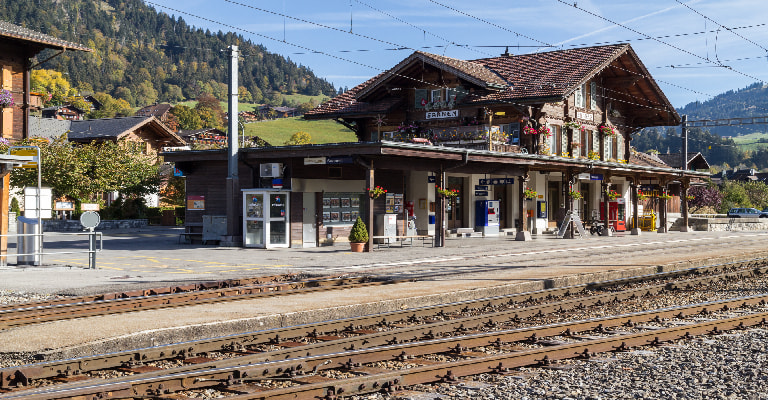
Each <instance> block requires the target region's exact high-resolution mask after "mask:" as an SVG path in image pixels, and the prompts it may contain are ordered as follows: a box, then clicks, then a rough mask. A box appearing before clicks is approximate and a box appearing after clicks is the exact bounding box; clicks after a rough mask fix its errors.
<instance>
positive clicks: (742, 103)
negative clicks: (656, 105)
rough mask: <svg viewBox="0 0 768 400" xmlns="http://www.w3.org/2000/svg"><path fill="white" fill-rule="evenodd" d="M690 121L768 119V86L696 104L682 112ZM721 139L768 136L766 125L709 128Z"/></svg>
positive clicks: (761, 85) (760, 86)
mask: <svg viewBox="0 0 768 400" xmlns="http://www.w3.org/2000/svg"><path fill="white" fill-rule="evenodd" d="M677 112H678V113H679V114H680V115H683V114H685V115H688V120H689V121H693V120H701V119H724V118H743V117H764V116H768V85H764V84H762V83H759V82H758V83H755V84H752V85H750V86H748V87H746V88H744V89H739V90H736V91H733V90H729V91H727V92H725V93H722V94H719V95H717V96H715V97H713V98H712V99H710V100H707V101H705V102H698V101H697V102H694V103H690V104H688V105H686V106H685V107H682V108H679V109H678V110H677ZM708 129H709V131H710V132H712V133H714V134H716V135H718V136H741V135H746V134H750V133H753V132H768V126H766V125H743V126H736V127H731V126H727V127H717V128H708Z"/></svg>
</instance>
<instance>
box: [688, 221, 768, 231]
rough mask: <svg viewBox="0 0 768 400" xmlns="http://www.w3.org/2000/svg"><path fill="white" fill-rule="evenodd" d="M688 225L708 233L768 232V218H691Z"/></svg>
mask: <svg viewBox="0 0 768 400" xmlns="http://www.w3.org/2000/svg"><path fill="white" fill-rule="evenodd" d="M688 224H689V226H690V227H691V228H693V230H696V231H707V232H722V231H758V230H768V218H689V219H688Z"/></svg>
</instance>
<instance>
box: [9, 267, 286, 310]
mask: <svg viewBox="0 0 768 400" xmlns="http://www.w3.org/2000/svg"><path fill="white" fill-rule="evenodd" d="M296 280H297V275H295V274H282V275H273V276H264V277H254V278H242V279H227V280H222V281H210V282H201V283H190V284H181V285H173V286H165V287H157V288H151V289H137V290H127V291H122V292H112V293H102V294H95V295H86V296H75V297H65V298H62V299H55V300H44V301H35V302H27V303H16V304H3V305H0V311H6V310H14V309H17V308H42V307H49V306H55V305H62V304H73V303H89V302H94V301H101V300H115V299H127V298H131V297H147V296H154V295H161V294H171V293H181V292H190V291H196V290H210V289H223V288H232V287H238V286H245V285H254V284H257V285H259V284H262V285H263V284H270V283H281V282H291V281H296Z"/></svg>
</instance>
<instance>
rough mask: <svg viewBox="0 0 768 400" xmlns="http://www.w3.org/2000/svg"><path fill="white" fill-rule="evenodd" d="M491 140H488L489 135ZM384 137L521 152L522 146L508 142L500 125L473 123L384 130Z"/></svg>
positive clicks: (400, 140)
mask: <svg viewBox="0 0 768 400" xmlns="http://www.w3.org/2000/svg"><path fill="white" fill-rule="evenodd" d="M489 134H490V136H491V140H490V141H489V140H488V136H489ZM382 139H384V140H392V141H396V142H407V143H417V144H424V145H427V146H444V147H455V148H461V149H472V150H490V151H498V152H505V153H520V152H521V150H520V146H517V145H512V144H509V143H508V140H509V138H508V137H507V135H506V134H505V133H504V132H503V131H502V130H501V129H500V128H499V126H497V125H494V126H488V125H471V126H456V127H448V128H428V127H427V128H418V130H416V129H414V130H411V131H406V132H399V131H392V132H383V133H382Z"/></svg>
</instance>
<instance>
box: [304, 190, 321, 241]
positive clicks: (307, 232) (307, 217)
mask: <svg viewBox="0 0 768 400" xmlns="http://www.w3.org/2000/svg"><path fill="white" fill-rule="evenodd" d="M316 214H317V212H316V209H315V194H314V193H307V192H305V193H304V216H303V220H302V224H301V227H302V245H301V247H317V215H316Z"/></svg>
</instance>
